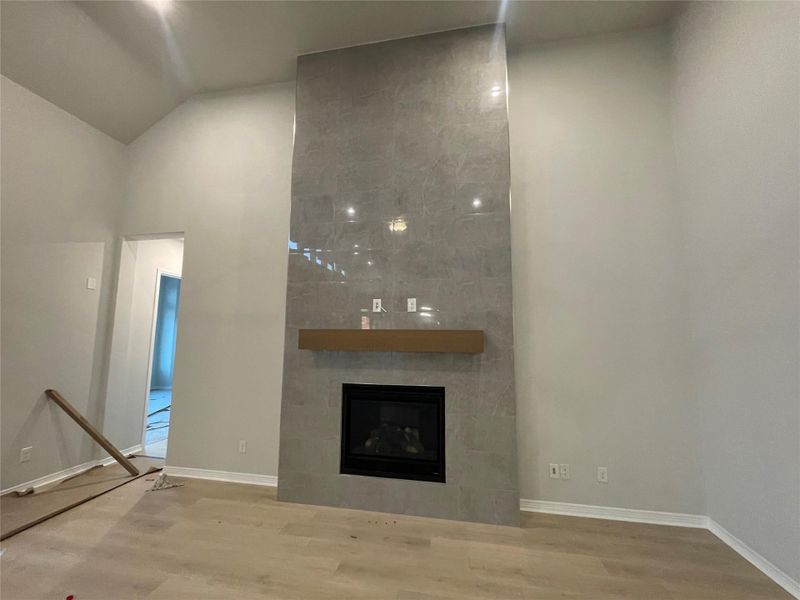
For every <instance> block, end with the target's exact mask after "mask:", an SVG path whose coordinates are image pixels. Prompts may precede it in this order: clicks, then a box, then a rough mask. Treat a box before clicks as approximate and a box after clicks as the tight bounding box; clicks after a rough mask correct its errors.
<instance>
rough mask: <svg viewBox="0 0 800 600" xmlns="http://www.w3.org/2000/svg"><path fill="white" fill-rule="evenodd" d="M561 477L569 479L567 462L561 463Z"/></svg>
mask: <svg viewBox="0 0 800 600" xmlns="http://www.w3.org/2000/svg"><path fill="white" fill-rule="evenodd" d="M560 471H561V479H569V465H568V464H567V463H561V469H560Z"/></svg>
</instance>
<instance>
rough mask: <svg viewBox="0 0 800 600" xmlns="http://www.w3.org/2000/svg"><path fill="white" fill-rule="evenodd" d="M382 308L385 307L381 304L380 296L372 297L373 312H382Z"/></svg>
mask: <svg viewBox="0 0 800 600" xmlns="http://www.w3.org/2000/svg"><path fill="white" fill-rule="evenodd" d="M382 308H383V306H382V305H381V299H380V298H373V299H372V312H374V313H379V312H381V309H382Z"/></svg>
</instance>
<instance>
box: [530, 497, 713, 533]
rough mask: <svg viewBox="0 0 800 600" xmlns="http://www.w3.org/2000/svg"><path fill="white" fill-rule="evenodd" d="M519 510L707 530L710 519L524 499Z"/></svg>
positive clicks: (652, 511)
mask: <svg viewBox="0 0 800 600" xmlns="http://www.w3.org/2000/svg"><path fill="white" fill-rule="evenodd" d="M519 508H520V510H524V511H527V512H538V513H547V514H550V515H566V516H570V517H588V518H590V519H607V520H609V521H629V522H631V523H651V524H653V525H672V526H673V527H695V528H701V529H705V528H706V527H707V526H708V517H706V516H704V515H690V514H685V513H671V512H660V511H655V510H636V509H632V508H616V507H612V506H591V505H589V504H569V503H567V502H549V501H547V500H526V499H524V498H522V499H520V501H519Z"/></svg>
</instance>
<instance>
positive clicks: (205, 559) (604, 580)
mask: <svg viewBox="0 0 800 600" xmlns="http://www.w3.org/2000/svg"><path fill="white" fill-rule="evenodd" d="M147 479H149V478H142V479H139V480H137V481H134V482H133V483H130V484H128V485H126V486H124V487H122V488H119V489H117V490H115V491H113V492H110V493H109V494H106V495H105V496H102V497H101V498H98V499H95V500H92V501H91V502H88V503H87V504H84V505H82V506H80V507H79V508H77V509H75V510H73V511H70V512H69V513H66V514H63V515H60V516H58V517H56V518H54V519H52V520H50V521H48V522H46V523H44V524H41V525H38V526H37V527H35V528H33V529H30V530H28V531H25V532H23V533H21V534H19V535H17V536H15V537H13V538H10V539H8V540H6V541H5V542H4V543H3V544H2V548H3V551H4V552H3V555H2V557H1V558H0V569H1V576H2V583H1V584H0V585H1V589H0V591H1V592H2V598H3V600H33V599H36V598H48V599H63V598H66V597H67V595H69V594H73V595H74V596H75V600H88V599H90V598H97V599H103V600H109V599H114V600H122V599H126V598H149V599H163V600H174V599H177V598H185V599H190V598H191V599H192V600H195V599H198V600H199V599H204V598H231V599H237V600H250V599H255V598H259V599H261V598H294V599H299V600H314V599H317V598H341V599H345V598H346V599H350V598H364V599H367V598H369V599H370V600H382V599H392V600H395V599H396V600H432V599H435V598H447V599H469V598H514V599H517V598H530V599H536V600H548V599H552V598H568V599H573V600H575V599H584V600H590V599H591V600H606V599H611V598H641V599H647V600H656V599H670V600H678V599H681V600H684V599H698V600H699V599H704V600H708V599H720V600H722V599H724V600H738V599H745V598H746V599H760V598H789V595H788V594H786V593H784V592H783V591H782V590H781V589H780V588H779V587H778V586H776V585H775V584H774V583H772V582H771V581H770V580H769V579H767V578H766V577H765V576H764V575H762V574H761V573H760V572H759V571H758V570H756V569H755V567H753V566H751V565H750V564H749V563H747V562H746V561H745V560H744V559H742V558H740V557H739V556H738V555H737V554H736V553H734V552H733V550H731V549H729V548H728V547H727V546H725V545H724V544H723V543H722V542H720V541H719V540H717V538H715V537H714V536H713V535H712V534H710V533H709V532H707V531H703V530H696V529H682V528H672V527H661V526H654V525H638V524H631V523H618V522H611V521H596V520H592V519H579V518H572V517H554V516H545V515H535V514H524V515H523V526H522V527H521V528H518V529H517V528H510V527H495V526H489V525H474V524H467V523H457V522H451V521H441V520H436V519H422V518H413V517H400V516H394V515H386V514H380V513H369V512H362V511H354V510H344V509H333V508H321V507H314V506H303V505H296V504H284V503H280V502H277V501H276V500H275V490H273V489H270V488H260V487H255V486H244V485H235V484H225V483H214V482H206V481H199V480H185V482H186V485H185V486H184V487H181V488H174V489H170V490H163V491H159V492H145V490H146V489H147V488H148V487H149V486H150V485H152V483H151V482H150V481H147Z"/></svg>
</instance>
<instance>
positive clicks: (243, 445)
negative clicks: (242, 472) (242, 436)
mask: <svg viewBox="0 0 800 600" xmlns="http://www.w3.org/2000/svg"><path fill="white" fill-rule="evenodd" d="M239 454H247V440H239Z"/></svg>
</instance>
